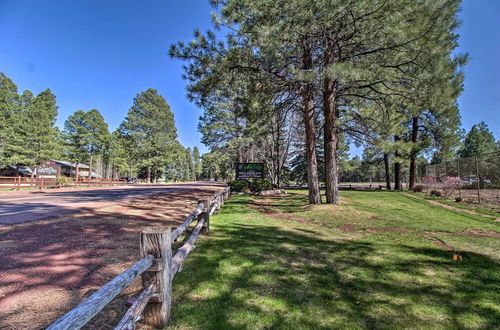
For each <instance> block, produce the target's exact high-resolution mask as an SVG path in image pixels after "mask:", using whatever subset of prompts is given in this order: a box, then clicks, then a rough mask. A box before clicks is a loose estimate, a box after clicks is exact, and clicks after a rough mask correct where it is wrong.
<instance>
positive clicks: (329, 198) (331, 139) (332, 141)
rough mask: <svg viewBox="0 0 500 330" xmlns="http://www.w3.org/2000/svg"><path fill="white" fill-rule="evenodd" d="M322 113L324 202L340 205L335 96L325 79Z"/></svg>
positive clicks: (330, 82)
mask: <svg viewBox="0 0 500 330" xmlns="http://www.w3.org/2000/svg"><path fill="white" fill-rule="evenodd" d="M323 113H324V116H325V126H324V129H323V131H324V148H325V190H326V202H327V203H329V204H340V196H339V189H338V163H337V147H338V129H337V126H336V106H335V95H334V93H333V82H332V81H331V80H330V79H326V81H325V84H324V90H323Z"/></svg>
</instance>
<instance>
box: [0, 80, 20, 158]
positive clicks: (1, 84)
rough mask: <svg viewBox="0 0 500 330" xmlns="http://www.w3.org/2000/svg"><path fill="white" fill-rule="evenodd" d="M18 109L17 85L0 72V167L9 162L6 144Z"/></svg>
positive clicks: (14, 124) (11, 132)
mask: <svg viewBox="0 0 500 330" xmlns="http://www.w3.org/2000/svg"><path fill="white" fill-rule="evenodd" d="M19 109H20V101H19V95H18V94H17V86H16V84H14V82H13V81H12V80H10V79H9V78H8V77H7V76H6V75H5V74H4V73H2V72H0V168H3V167H4V166H6V165H9V164H10V161H9V159H8V158H9V155H8V154H7V150H6V144H8V139H9V137H10V136H11V135H12V134H14V132H13V131H12V128H13V127H15V126H16V123H14V118H13V115H14V113H15V112H16V111H19Z"/></svg>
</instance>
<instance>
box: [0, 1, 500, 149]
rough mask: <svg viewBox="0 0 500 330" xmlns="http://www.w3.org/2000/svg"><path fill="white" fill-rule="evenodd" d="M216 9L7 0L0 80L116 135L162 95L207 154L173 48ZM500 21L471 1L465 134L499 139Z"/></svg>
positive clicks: (499, 12)
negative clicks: (131, 114) (143, 99)
mask: <svg viewBox="0 0 500 330" xmlns="http://www.w3.org/2000/svg"><path fill="white" fill-rule="evenodd" d="M210 11H211V8H210V6H209V1H208V0H182V1H173V0H172V1H168V0H147V1H139V0H137V1H131V0H130V1H129V0H121V1H110V0H106V1H98V0H86V1H83V0H82V1H78V0H72V1H56V0H32V1H25V0H0V72H5V73H6V74H7V76H9V77H10V78H11V79H13V80H14V82H15V83H16V84H17V85H18V87H19V90H20V91H22V90H25V89H30V90H31V91H33V92H34V93H38V92H40V91H41V90H43V89H45V88H50V89H52V91H53V92H54V93H55V94H56V96H57V102H58V105H59V118H58V122H57V124H58V125H59V126H60V127H62V126H63V124H64V121H65V120H66V118H67V117H68V116H69V115H70V114H72V113H73V112H74V111H75V110H79V109H82V110H89V109H93V108H96V109H98V110H100V111H101V113H102V114H103V116H104V118H105V119H106V121H107V122H108V123H109V125H110V128H111V129H114V128H116V127H117V126H118V125H119V124H120V122H121V121H122V119H123V118H124V116H125V114H126V112H127V110H128V108H129V107H130V106H131V104H132V99H133V97H134V96H135V95H136V94H137V93H138V92H140V91H142V90H145V89H147V88H149V87H151V88H156V89H158V91H159V93H160V94H161V95H163V96H164V97H165V98H166V99H167V102H168V103H169V104H170V106H171V108H172V111H173V112H174V114H175V119H176V124H177V129H178V133H179V140H180V142H181V143H182V144H183V145H184V146H191V147H193V146H195V145H197V146H199V147H201V150H202V151H206V148H204V147H202V145H201V143H200V134H199V133H198V131H197V124H198V117H199V116H200V114H201V111H200V109H197V108H196V106H195V105H193V104H191V103H189V101H188V100H187V99H186V91H185V85H186V83H185V81H184V80H182V78H181V74H182V72H183V71H182V63H181V62H180V61H177V60H172V59H170V58H169V57H168V47H169V45H170V44H172V43H174V42H176V41H179V40H182V41H189V40H191V38H192V33H193V30H194V29H200V30H202V31H204V30H207V29H208V28H210V27H211V22H210ZM499 16H500V1H499V0H465V1H464V4H463V11H462V13H461V18H462V21H463V25H462V27H461V28H460V30H459V33H460V35H461V37H460V48H459V50H458V51H460V52H467V53H469V54H470V62H469V64H468V65H467V67H466V68H465V73H466V81H465V91H464V93H463V94H462V96H461V97H460V99H459V104H460V111H461V114H462V122H463V127H464V128H465V129H467V130H468V129H470V127H471V126H472V125H473V124H475V123H477V122H479V121H486V122H487V123H488V125H489V126H490V128H491V130H492V131H493V132H494V134H495V136H496V137H497V138H499V137H500V64H499V61H500V19H499ZM356 153H359V151H358V150H353V154H356Z"/></svg>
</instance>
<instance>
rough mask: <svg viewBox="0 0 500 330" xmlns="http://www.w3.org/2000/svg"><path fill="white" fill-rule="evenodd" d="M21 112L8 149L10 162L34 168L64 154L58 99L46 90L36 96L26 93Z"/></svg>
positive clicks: (23, 95)
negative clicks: (57, 125) (58, 121)
mask: <svg viewBox="0 0 500 330" xmlns="http://www.w3.org/2000/svg"><path fill="white" fill-rule="evenodd" d="M21 100H22V107H21V110H20V111H18V112H16V113H15V115H14V117H15V118H16V125H15V127H14V128H13V131H14V134H13V135H12V140H11V142H10V145H9V147H8V150H9V152H10V154H11V162H12V163H16V164H25V165H30V166H35V165H36V164H39V163H40V162H42V161H44V160H47V159H54V158H57V157H58V156H59V155H60V154H61V145H60V131H59V129H58V128H57V127H55V123H56V119H57V109H58V106H57V105H56V97H55V95H54V94H53V93H52V92H51V90H50V89H47V90H45V91H43V92H41V93H40V94H38V95H37V96H36V97H33V94H32V93H31V91H28V90H27V91H24V92H23V94H22V96H21Z"/></svg>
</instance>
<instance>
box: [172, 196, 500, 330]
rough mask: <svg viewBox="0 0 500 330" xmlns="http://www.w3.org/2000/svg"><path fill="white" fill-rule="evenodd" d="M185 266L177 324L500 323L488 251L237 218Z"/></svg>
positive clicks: (179, 280) (178, 284)
mask: <svg viewBox="0 0 500 330" xmlns="http://www.w3.org/2000/svg"><path fill="white" fill-rule="evenodd" d="M231 204H233V202H231ZM235 206H236V205H235ZM226 212H227V213H226ZM224 213H225V214H229V213H231V209H230V208H229V209H228V210H225V211H224ZM221 221H222V220H221ZM214 227H215V226H214ZM388 250H391V251H392V252H388ZM183 269H184V270H183V272H182V273H180V274H177V275H176V278H175V280H174V284H173V291H174V301H173V311H172V317H173V318H172V323H171V327H172V328H175V327H183V326H187V327H194V328H203V329H253V328H286V329H288V328H301V329H303V328H314V329H331V328H345V327H366V328H415V327H417V328H420V327H424V328H425V327H430V328H436V327H447V328H449V327H478V328H493V327H495V325H496V324H498V323H499V322H500V315H499V313H498V311H497V310H495V308H494V306H495V292H498V289H499V282H498V275H497V272H498V269H499V268H498V264H497V263H496V262H495V261H494V260H492V259H490V258H488V257H486V256H483V255H480V254H470V256H469V259H467V260H466V261H464V262H462V263H457V262H454V261H453V260H452V259H451V258H450V254H449V252H447V251H443V250H441V249H438V248H432V247H421V246H411V245H405V244H395V243H394V242H384V241H381V242H380V243H379V242H367V241H356V240H335V241H333V240H329V239H325V238H322V237H318V236H317V235H308V233H307V232H299V231H295V230H288V229H283V228H279V227H275V226H265V225H259V224H251V223H247V224H245V223H232V222H231V224H224V225H220V226H216V227H215V228H214V230H213V231H212V233H211V235H210V238H205V239H202V242H200V243H199V247H198V248H197V249H196V250H195V252H193V254H192V255H191V256H190V258H188V259H187V261H186V265H185V266H184V267H183Z"/></svg>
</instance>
